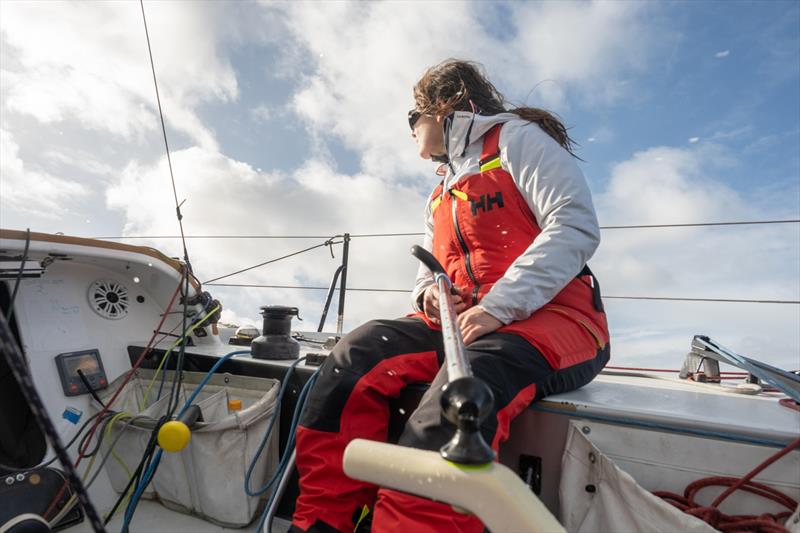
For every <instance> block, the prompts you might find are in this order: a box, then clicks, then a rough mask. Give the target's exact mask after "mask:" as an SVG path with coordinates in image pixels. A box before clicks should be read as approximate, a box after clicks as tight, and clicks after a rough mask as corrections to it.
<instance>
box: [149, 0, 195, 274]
mask: <svg viewBox="0 0 800 533" xmlns="http://www.w3.org/2000/svg"><path fill="white" fill-rule="evenodd" d="M139 5H140V6H141V8H142V21H143V22H144V34H145V37H146V38H147V53H148V55H149V56H150V69H151V70H152V71H153V85H154V86H155V89H156V102H158V116H159V118H160V119H161V132H162V133H163V134H164V148H165V149H166V151H167V165H168V166H169V177H170V180H171V181H172V195H173V196H174V197H175V214H176V216H177V217H178V226H180V229H181V242H182V243H183V260H184V261H186V265H187V266H188V267H189V273H192V264H191V262H190V261H189V251H188V250H187V249H186V236H185V234H184V232H183V215H182V214H181V205H183V202H180V203H178V190H177V188H176V187H175V174H174V173H173V172H172V158H171V157H170V154H169V142H168V141H167V127H166V125H165V124H164V112H163V111H162V109H161V96H160V95H159V93H158V80H157V79H156V67H155V63H154V62H153V49H152V48H151V46H150V32H148V31H147V17H145V14H144V1H143V0H139ZM185 201H186V200H184V202H185Z"/></svg>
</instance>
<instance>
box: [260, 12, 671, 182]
mask: <svg viewBox="0 0 800 533" xmlns="http://www.w3.org/2000/svg"><path fill="white" fill-rule="evenodd" d="M264 6H265V8H266V9H267V11H268V12H269V13H277V14H278V16H279V18H280V20H283V21H284V22H285V23H286V24H287V25H288V29H289V31H290V32H291V36H292V40H293V41H296V42H298V43H300V44H301V45H303V47H304V50H305V52H306V55H305V56H303V61H304V62H303V63H302V64H303V65H306V66H307V67H308V70H310V73H309V74H306V75H302V76H298V77H299V79H300V80H301V82H302V88H301V90H300V91H299V92H297V93H296V94H295V97H294V108H295V110H296V111H297V113H298V114H299V115H300V116H301V117H302V118H303V119H304V120H305V121H306V122H307V124H308V125H309V127H310V128H311V129H312V130H313V131H314V132H315V134H316V135H323V137H332V136H335V137H339V138H341V139H342V140H343V141H344V142H345V144H346V145H347V146H348V147H350V148H352V149H354V150H356V151H357V152H358V153H359V154H360V155H361V162H362V166H363V169H364V171H366V172H369V173H371V174H375V175H380V176H384V177H387V178H391V177H394V176H398V175H414V174H418V175H424V174H425V173H426V172H428V171H429V170H428V166H426V165H425V164H423V163H421V162H420V161H419V159H418V158H417V156H416V151H415V150H414V146H413V143H412V141H411V140H410V139H409V132H408V128H407V126H406V124H405V120H404V117H405V113H406V111H407V110H408V109H409V108H410V107H411V106H412V105H413V100H412V96H411V91H412V86H413V84H414V83H415V82H416V81H417V79H418V78H419V76H420V75H421V74H422V73H423V72H424V70H425V68H427V67H429V66H431V65H433V64H435V63H438V62H439V61H441V60H443V59H446V58H448V57H461V58H466V59H473V60H477V61H479V62H482V63H483V64H485V65H486V67H487V69H488V73H489V75H490V77H491V78H492V79H494V80H495V81H496V82H497V84H498V86H499V87H500V88H501V89H502V90H504V92H505V93H506V96H507V97H509V99H510V100H512V101H516V102H521V101H523V100H525V96H526V95H528V93H529V92H530V91H531V89H532V88H534V86H536V85H537V83H538V82H541V81H542V80H546V79H550V80H551V81H555V83H543V84H540V85H539V87H538V88H537V89H536V90H535V91H534V94H533V97H532V98H531V99H529V101H528V102H527V103H528V104H531V105H544V106H553V107H556V108H560V107H564V106H565V105H566V101H565V99H564V98H565V92H566V91H570V92H572V91H576V92H578V93H579V94H581V95H585V96H586V98H587V99H589V100H598V101H603V102H608V101H612V100H614V99H615V98H619V97H620V96H621V95H623V94H626V92H627V91H628V90H629V88H627V85H628V81H629V80H628V79H627V77H628V76H629V75H631V74H634V73H636V72H637V71H638V70H639V69H641V68H642V67H643V66H644V60H645V58H646V57H647V54H648V51H649V50H650V49H651V48H652V47H654V46H656V44H657V42H658V41H657V35H659V31H657V30H655V29H653V28H651V27H650V25H649V24H648V23H647V22H646V21H645V15H646V13H647V12H648V9H649V8H647V7H643V5H640V4H631V3H619V2H609V3H604V2H590V3H574V4H573V3H562V2H556V3H513V4H510V5H509V10H510V13H509V19H508V21H506V22H504V23H503V26H502V33H498V32H497V28H498V25H497V24H495V23H494V22H493V21H492V20H488V21H487V20H486V10H485V9H483V8H481V7H479V6H480V4H475V3H471V2H428V3H425V4H418V3H406V2H380V3H355V2H353V3H305V2H294V3H287V4H274V3H265V4H264ZM443 20H446V21H447V27H448V28H454V29H456V30H455V31H458V32H463V31H464V29H466V28H469V30H468V31H469V38H445V37H444V36H443V34H442V31H443V30H442V21H443ZM343 27H346V28H347V31H346V32H342V31H341V28H343ZM566 28H569V31H564V30H565V29H566ZM631 43H636V45H635V46H631ZM296 54H297V50H296V49H294V48H293V49H292V55H293V57H294V60H295V62H296V63H297V62H300V60H299V59H298V58H297V57H296Z"/></svg>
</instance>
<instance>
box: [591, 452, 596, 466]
mask: <svg viewBox="0 0 800 533" xmlns="http://www.w3.org/2000/svg"><path fill="white" fill-rule="evenodd" d="M589 462H590V463H592V464H594V463H596V462H597V456H596V455H595V454H594V452H589Z"/></svg>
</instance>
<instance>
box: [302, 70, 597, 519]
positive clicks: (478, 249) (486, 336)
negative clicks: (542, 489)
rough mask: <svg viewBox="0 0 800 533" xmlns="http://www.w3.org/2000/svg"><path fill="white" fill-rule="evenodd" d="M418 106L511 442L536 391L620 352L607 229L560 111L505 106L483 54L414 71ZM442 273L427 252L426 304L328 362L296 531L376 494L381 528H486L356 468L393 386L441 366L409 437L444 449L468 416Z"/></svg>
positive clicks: (463, 311) (440, 243) (475, 329)
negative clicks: (446, 326) (608, 307)
mask: <svg viewBox="0 0 800 533" xmlns="http://www.w3.org/2000/svg"><path fill="white" fill-rule="evenodd" d="M414 100H415V107H414V109H413V110H412V111H411V112H410V113H409V115H408V119H409V124H410V126H411V129H412V137H413V138H414V139H415V140H416V142H417V145H418V147H419V155H420V157H422V158H424V159H433V160H435V161H438V162H441V163H442V166H441V167H440V172H439V173H438V174H439V175H442V176H443V180H442V181H441V183H440V184H439V185H438V186H437V187H436V189H435V190H434V191H433V194H432V195H431V196H430V198H429V200H428V203H427V206H426V208H425V220H426V226H425V228H426V231H425V242H424V247H425V248H426V249H428V250H430V251H431V252H432V253H433V254H434V256H435V257H436V258H437V259H438V260H439V261H440V262H441V263H442V265H443V266H444V268H445V270H446V271H447V274H448V275H449V277H450V279H452V280H453V283H454V286H456V287H457V292H458V294H457V295H454V297H453V298H454V301H455V309H456V312H457V313H458V326H459V328H460V329H461V333H462V336H463V338H464V343H465V345H466V354H467V357H468V358H469V361H470V363H471V365H472V371H473V373H474V375H475V376H477V377H479V378H481V379H483V380H484V381H485V382H486V383H487V384H488V385H489V387H490V388H491V390H492V392H493V394H494V398H495V402H494V415H493V416H491V415H490V416H489V417H488V418H487V419H486V421H485V422H484V424H483V426H482V427H481V432H482V434H483V437H484V439H485V440H486V442H487V443H490V444H491V446H492V448H494V450H495V451H497V449H498V446H499V445H500V443H501V442H503V441H504V440H506V439H507V438H508V433H509V425H510V424H511V421H512V420H513V419H514V417H515V416H517V415H518V414H519V413H520V412H521V411H522V410H524V409H525V408H526V407H527V406H528V405H529V404H530V403H531V402H532V401H535V400H538V399H540V398H543V397H545V396H547V395H550V394H557V393H561V392H566V391H570V390H574V389H576V388H578V387H581V386H583V385H585V384H586V383H588V382H589V381H591V380H592V379H593V378H594V377H595V376H596V375H597V374H598V373H599V372H600V370H601V369H602V368H603V366H604V365H605V364H606V362H607V361H608V358H609V337H608V328H607V324H606V317H605V314H604V312H603V304H602V301H601V298H600V289H599V286H598V283H597V280H596V279H595V278H594V276H593V275H592V273H591V271H590V270H589V268H588V267H587V266H586V263H587V261H588V260H589V258H590V257H591V256H592V254H593V253H594V251H595V250H596V248H597V245H598V243H599V241H600V232H599V228H598V225H597V218H596V216H595V212H594V207H593V205H592V200H591V195H590V192H589V188H588V187H587V185H586V181H585V179H584V177H583V174H582V173H581V171H580V169H579V168H578V165H577V164H576V162H575V157H574V155H573V154H572V151H571V148H572V143H571V139H570V138H569V136H568V135H567V131H566V129H565V128H564V126H563V125H562V124H561V122H560V121H559V120H558V119H557V118H555V117H554V116H553V115H551V114H550V113H548V112H546V111H543V110H540V109H535V108H530V107H521V108H516V109H511V110H506V108H505V104H504V98H503V96H502V95H501V94H500V93H499V92H498V91H497V89H495V87H494V86H493V85H492V84H491V83H490V82H489V80H488V79H487V78H486V77H485V76H484V75H483V73H482V72H481V70H480V68H479V66H478V65H476V64H474V63H470V62H466V61H458V60H449V61H445V62H444V63H441V64H439V65H436V66H434V67H432V68H430V69H428V71H426V72H425V74H424V75H423V76H422V78H421V79H420V80H419V82H417V84H416V85H415V87H414ZM437 293H438V289H437V287H436V285H435V284H434V283H433V278H432V276H431V274H430V272H429V271H428V270H427V269H426V268H425V267H424V266H423V267H420V271H419V274H418V277H417V282H416V287H415V289H414V293H413V305H414V307H415V309H416V310H417V311H418V312H417V313H416V314H415V315H413V316H410V317H407V318H401V319H397V320H374V321H371V322H368V323H367V324H364V325H363V326H361V327H359V328H357V329H355V330H353V331H352V332H350V333H349V334H348V335H346V336H345V337H344V338H343V339H342V340H341V341H340V342H339V344H338V345H337V346H336V348H335V349H334V350H333V352H332V354H331V356H330V357H328V358H327V360H326V361H325V363H324V365H323V366H322V369H321V372H320V374H319V377H318V380H317V383H316V385H315V386H314V389H313V390H312V391H311V394H310V396H309V400H308V402H307V405H306V409H305V412H304V414H303V416H302V419H301V421H300V426H299V427H298V429H297V468H298V471H299V474H300V496H299V498H298V499H297V505H296V510H295V514H294V520H293V526H292V531H315V532H328V531H340V532H345V531H353V530H354V528H355V527H357V526H358V523H359V522H360V521H361V519H362V518H363V517H364V516H365V515H366V514H367V510H370V509H371V510H374V516H373V520H372V530H373V531H375V532H390V531H391V532H396V531H401V532H406V531H408V532H411V531H413V532H415V533H418V532H436V533H440V532H445V531H463V532H476V533H478V532H481V531H483V524H481V522H480V521H479V520H478V519H477V518H475V517H474V516H469V515H465V514H461V513H458V512H456V511H454V510H453V509H452V507H450V506H449V505H446V504H442V503H437V502H432V501H429V500H426V499H423V498H419V497H416V496H412V495H409V494H404V493H400V492H397V491H393V490H389V489H383V488H381V489H378V487H375V486H374V485H371V484H368V483H364V482H361V481H356V480H353V479H350V478H348V477H347V476H346V475H345V474H344V472H343V471H342V455H343V453H344V449H345V447H346V446H347V444H348V443H349V442H350V441H351V440H352V439H355V438H365V439H371V440H379V441H385V440H386V436H387V427H388V420H389V408H388V403H389V399H390V398H393V397H397V396H398V395H399V394H400V391H401V389H403V387H405V386H406V385H408V384H411V383H420V382H432V385H431V387H430V388H429V389H428V391H427V392H426V394H425V395H424V397H423V398H422V401H421V403H420V405H419V407H418V408H417V409H416V411H414V413H413V414H412V415H411V417H410V419H409V420H408V422H407V423H406V426H405V429H404V431H403V433H402V436H401V437H400V441H399V444H401V445H404V446H410V447H415V448H422V449H427V450H438V449H439V448H441V447H442V446H443V445H444V444H445V443H446V442H448V441H449V440H450V438H451V437H452V435H453V433H454V431H455V428H454V427H453V425H452V424H450V423H449V422H447V421H446V420H444V418H442V416H441V408H440V404H439V398H440V396H441V388H442V385H444V384H445V383H447V376H446V370H444V369H443V368H441V365H442V362H443V359H444V352H443V347H442V337H441V332H440V329H439V326H438V324H439V309H438V294H437Z"/></svg>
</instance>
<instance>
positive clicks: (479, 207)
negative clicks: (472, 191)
mask: <svg viewBox="0 0 800 533" xmlns="http://www.w3.org/2000/svg"><path fill="white" fill-rule="evenodd" d="M469 203H470V205H471V206H472V216H477V215H478V211H491V210H492V208H493V207H495V206H497V208H498V209H499V208H501V207H503V193H502V192H500V191H497V192H496V193H494V194H493V195H492V194H481V197H480V200H470V201H469Z"/></svg>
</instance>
